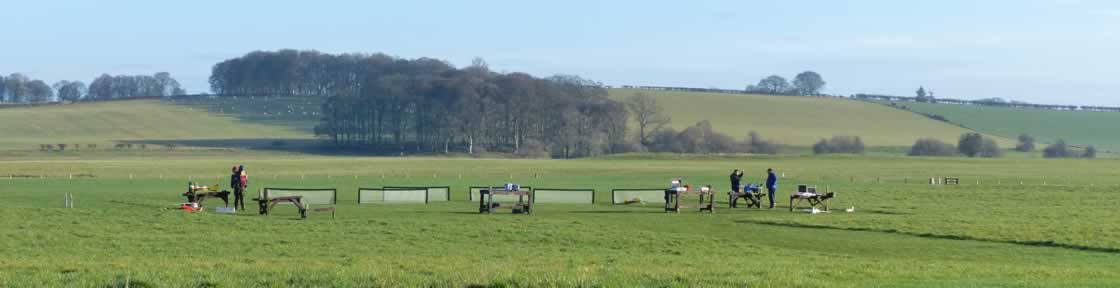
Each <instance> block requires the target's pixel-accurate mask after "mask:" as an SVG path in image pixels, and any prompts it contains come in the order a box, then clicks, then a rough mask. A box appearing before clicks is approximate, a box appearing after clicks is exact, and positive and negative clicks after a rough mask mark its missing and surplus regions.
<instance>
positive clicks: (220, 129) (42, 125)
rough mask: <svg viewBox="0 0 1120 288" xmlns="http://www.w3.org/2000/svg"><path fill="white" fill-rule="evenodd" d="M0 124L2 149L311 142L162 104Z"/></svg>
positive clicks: (26, 112) (64, 112) (87, 108)
mask: <svg viewBox="0 0 1120 288" xmlns="http://www.w3.org/2000/svg"><path fill="white" fill-rule="evenodd" d="M0 123H3V125H0V135H3V137H0V149H3V150H38V149H39V145H40V144H52V145H57V144H60V143H66V144H68V145H74V144H81V145H82V147H81V148H82V149H86V148H87V147H86V145H88V144H95V145H98V146H99V147H98V149H111V148H112V146H113V144H114V143H116V142H121V141H140V140H143V141H152V140H229V139H292V138H295V139H308V138H311V135H310V134H309V133H307V132H305V131H302V130H298V129H292V128H287V127H284V126H274V125H266V124H257V123H247V122H244V121H239V120H237V119H235V118H232V117H226V116H221V115H217V114H212V113H209V112H208V111H206V110H200V109H193V108H191V107H189V106H176V105H169V104H167V103H164V102H160V101H158V100H136V101H116V102H100V103H80V104H72V105H56V106H44V107H30V108H8V109H0Z"/></svg>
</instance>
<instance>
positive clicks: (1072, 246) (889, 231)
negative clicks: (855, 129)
mask: <svg viewBox="0 0 1120 288" xmlns="http://www.w3.org/2000/svg"><path fill="white" fill-rule="evenodd" d="M735 223H739V224H757V225H768V226H779V227H790V228H807V229H827V230H840V231H858V232H875V233H887V234H895V235H904V236H913V237H919V238H928V239H943V240H960V241H977V242H987V243H998V244H1012V245H1022V246H1032V247H1050V248H1062V249H1072V250H1080V251H1087V252H1100V253H1110V254H1120V248H1110V247H1094V246H1085V245H1077V244H1068V243H1058V242H1054V241H1052V240H1046V241H1023V240H997V239H987V238H977V237H972V236H964V235H948V234H934V233H914V232H903V231H898V230H895V229H874V228H856V227H834V226H826V225H812V224H800V223H781V222H772V221H759V220H736V221H735Z"/></svg>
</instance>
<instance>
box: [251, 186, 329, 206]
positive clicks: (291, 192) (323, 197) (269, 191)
mask: <svg viewBox="0 0 1120 288" xmlns="http://www.w3.org/2000/svg"><path fill="white" fill-rule="evenodd" d="M337 194H338V193H337V191H336V190H335V189H293V188H264V197H265V198H268V199H272V198H276V197H285V196H303V198H302V199H300V200H301V202H303V203H304V204H319V205H323V204H327V205H333V204H335V203H336V200H337V199H338V198H337ZM280 204H288V205H291V203H280Z"/></svg>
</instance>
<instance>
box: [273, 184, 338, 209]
mask: <svg viewBox="0 0 1120 288" xmlns="http://www.w3.org/2000/svg"><path fill="white" fill-rule="evenodd" d="M272 191H296V192H320V191H321V192H326V191H330V192H331V201H330V203H324V202H319V201H310V200H311V199H313V198H307V199H301V201H302V202H303V203H304V204H305V205H310V204H315V205H335V204H338V189H335V188H273V187H265V188H262V189H261V194H262V195H259V196H261V197H263V199H272V198H273V194H272V193H271V192H272ZM299 196H303V195H299ZM277 197H279V196H277ZM305 197H306V196H305ZM279 204H280V205H292V204H291V203H279Z"/></svg>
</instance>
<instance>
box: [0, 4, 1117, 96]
mask: <svg viewBox="0 0 1120 288" xmlns="http://www.w3.org/2000/svg"><path fill="white" fill-rule="evenodd" d="M0 10H2V12H0V23H2V24H3V26H4V27H5V29H3V30H4V33H3V35H4V36H3V37H0V73H5V74H6V73H11V72H23V73H26V74H29V75H30V76H32V77H33V78H40V79H44V80H47V81H48V82H54V81H57V80H61V79H69V80H82V81H84V82H87V83H88V82H89V81H90V80H91V79H93V78H94V77H95V76H97V75H98V74H100V73H103V72H107V73H112V74H151V73H155V72H157V71H168V72H171V73H172V75H174V76H176V78H178V79H179V80H180V82H182V83H183V84H184V86H185V87H186V88H187V89H188V90H189V91H191V92H204V91H206V90H208V85H207V83H206V79H207V77H208V76H209V74H210V66H211V65H213V64H214V63H217V62H219V61H222V60H224V59H227V58H231V57H236V56H239V55H242V54H244V53H246V52H249V51H251V50H273V49H280V48H296V49H316V50H320V51H323V52H330V53H342V52H385V53H387V54H391V55H396V56H401V57H407V58H413V57H421V56H429V57H434V58H440V59H446V60H449V61H450V62H452V63H453V64H455V65H457V66H463V65H466V64H468V63H470V60H471V58H473V57H475V56H479V57H483V58H484V59H486V60H487V62H489V64H490V66H491V67H492V68H494V69H497V70H500V71H525V72H529V73H532V74H535V75H540V76H547V75H552V74H557V73H564V74H578V75H581V76H584V77H586V78H590V79H594V80H598V81H601V82H603V83H606V84H608V85H628V84H629V85H667V86H690V87H719V88H729V89H742V88H743V87H744V86H745V85H747V84H751V83H754V82H757V81H758V79H760V78H762V77H765V76H767V75H770V74H779V75H782V76H785V77H787V78H792V76H793V75H794V74H796V73H797V72H800V71H803V70H815V71H817V72H819V73H821V74H822V75H823V76H824V77H825V80H826V81H828V86H827V87H826V91H825V92H827V93H837V94H850V93H859V92H865V93H882V94H896V95H912V94H913V91H914V90H915V89H917V87H918V86H919V85H925V86H926V87H930V88H932V89H933V90H935V91H936V92H937V96H939V97H951V98H965V99H975V98H982V97H1003V98H1011V99H1018V100H1025V101H1032V102H1040V103H1055V104H1100V105H1120V94H1118V93H1115V92H1113V91H1116V90H1117V89H1115V88H1114V85H1115V84H1120V81H1118V79H1120V57H1117V55H1116V52H1117V51H1120V1H1089V0H1085V1H1077V0H1064V1H1060V0H1019V1H1010V0H1008V1H611V2H609V3H607V1H582V0H568V1H547V2H534V1H454V2H452V1H393V2H388V1H233V0H226V1H210V0H196V1H175V2H171V1H112V0H107V1H46V0H44V1H13V0H0Z"/></svg>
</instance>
